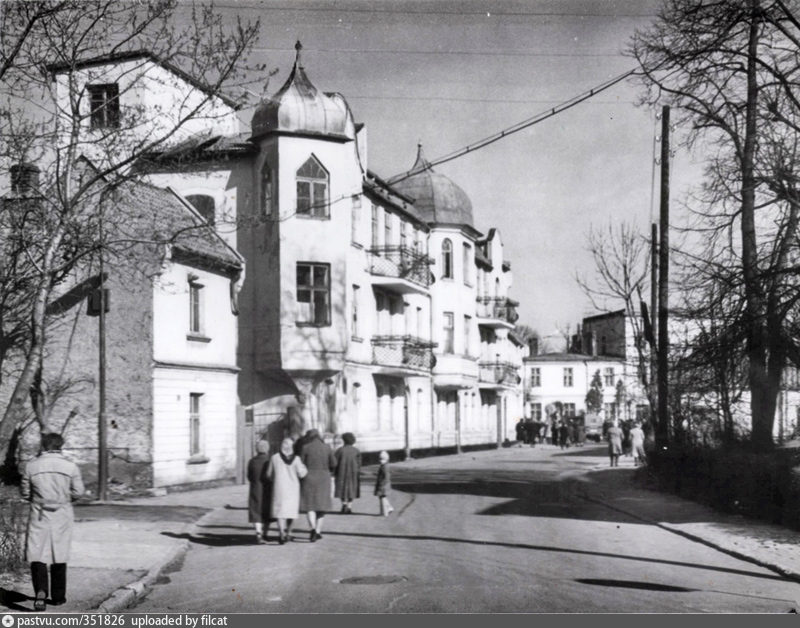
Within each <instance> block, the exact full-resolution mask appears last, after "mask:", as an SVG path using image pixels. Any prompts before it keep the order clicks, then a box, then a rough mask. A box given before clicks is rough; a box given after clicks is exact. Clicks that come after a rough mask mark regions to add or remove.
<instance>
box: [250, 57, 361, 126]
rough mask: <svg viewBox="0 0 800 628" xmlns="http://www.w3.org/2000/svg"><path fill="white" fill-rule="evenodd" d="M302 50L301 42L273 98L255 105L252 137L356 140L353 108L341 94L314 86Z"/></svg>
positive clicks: (251, 124)
mask: <svg viewBox="0 0 800 628" xmlns="http://www.w3.org/2000/svg"><path fill="white" fill-rule="evenodd" d="M302 49H303V46H302V44H301V43H300V42H299V41H298V42H297V43H296V44H295V50H296V51H297V52H296V56H295V61H294V67H293V68H292V71H291V73H290V74H289V78H288V79H286V82H285V83H284V84H283V87H281V88H280V89H279V90H278V91H277V92H276V93H275V95H273V96H272V98H270V99H269V100H267V101H266V102H262V103H261V104H260V105H258V107H256V110H255V112H254V113H253V119H252V121H251V123H250V127H251V129H252V132H253V137H254V138H255V137H260V136H261V135H265V134H267V133H285V134H293V135H311V136H319V137H326V138H329V139H334V140H338V141H349V140H353V139H355V134H356V128H355V123H354V122H353V117H352V114H351V113H350V107H349V106H348V105H347V102H346V101H345V99H344V97H343V96H342V95H341V94H337V93H323V92H320V91H319V90H318V89H317V88H316V87H314V84H313V83H312V82H311V81H310V80H309V78H308V76H306V73H305V69H304V67H303V63H302V61H301V59H300V51H301V50H302Z"/></svg>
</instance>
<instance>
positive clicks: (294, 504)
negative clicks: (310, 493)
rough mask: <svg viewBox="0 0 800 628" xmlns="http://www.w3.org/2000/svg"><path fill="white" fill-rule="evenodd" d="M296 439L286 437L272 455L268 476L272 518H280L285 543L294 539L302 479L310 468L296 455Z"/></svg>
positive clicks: (280, 530)
mask: <svg viewBox="0 0 800 628" xmlns="http://www.w3.org/2000/svg"><path fill="white" fill-rule="evenodd" d="M293 447H294V441H293V440H292V439H291V438H284V439H283V441H282V442H281V450H280V451H279V452H278V453H277V454H275V455H274V456H272V458H270V461H269V467H268V468H267V477H268V478H269V479H270V480H271V481H272V504H271V507H272V509H271V510H272V513H271V514H272V518H273V519H277V520H278V531H279V532H280V538H279V539H278V542H279V543H280V544H281V545H283V544H284V543H286V541H292V540H293V539H292V524H293V523H294V520H295V519H297V516H298V513H299V510H300V479H301V478H304V477H305V476H306V473H308V470H307V469H306V466H305V465H304V464H303V463H302V461H301V460H300V458H298V457H297V456H295V454H294V451H293Z"/></svg>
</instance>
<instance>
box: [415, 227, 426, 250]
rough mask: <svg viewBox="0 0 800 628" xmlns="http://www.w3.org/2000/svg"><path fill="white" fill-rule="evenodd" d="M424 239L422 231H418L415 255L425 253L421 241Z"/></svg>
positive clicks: (423, 243) (423, 244)
mask: <svg viewBox="0 0 800 628" xmlns="http://www.w3.org/2000/svg"><path fill="white" fill-rule="evenodd" d="M424 237H425V234H424V233H423V232H422V231H419V230H418V231H417V242H416V247H417V253H419V254H420V255H422V254H423V253H424V252H425V242H424V240H423V238H424Z"/></svg>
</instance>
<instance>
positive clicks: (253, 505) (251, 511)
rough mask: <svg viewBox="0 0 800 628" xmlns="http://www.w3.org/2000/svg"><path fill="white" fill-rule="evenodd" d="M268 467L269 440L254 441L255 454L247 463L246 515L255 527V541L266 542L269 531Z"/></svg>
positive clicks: (270, 498) (269, 496) (269, 487)
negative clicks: (248, 490) (248, 489)
mask: <svg viewBox="0 0 800 628" xmlns="http://www.w3.org/2000/svg"><path fill="white" fill-rule="evenodd" d="M268 468H269V442H267V441H265V440H260V441H258V442H257V443H256V455H255V456H253V457H252V458H250V460H249V461H248V463H247V481H248V482H249V483H250V492H249V493H248V498H247V510H248V513H247V517H248V521H249V522H250V523H252V524H253V526H254V527H255V529H256V543H266V542H267V535H268V533H269V511H270V505H271V501H272V496H271V488H272V483H271V482H270V480H269V476H268V475H267V470H268Z"/></svg>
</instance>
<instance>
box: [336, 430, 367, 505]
mask: <svg viewBox="0 0 800 628" xmlns="http://www.w3.org/2000/svg"><path fill="white" fill-rule="evenodd" d="M342 441H344V445H343V446H342V447H339V449H337V450H336V452H335V453H334V456H335V457H336V486H335V491H334V497H338V498H339V499H340V500H342V513H343V514H346V515H349V514H351V513H352V512H353V509H352V506H353V500H354V499H358V498H359V497H361V477H360V475H361V452H360V451H358V449H356V448H355V447H354V446H353V445H355V442H356V437H355V435H353V434H352V433H351V432H345V433H344V434H342Z"/></svg>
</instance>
